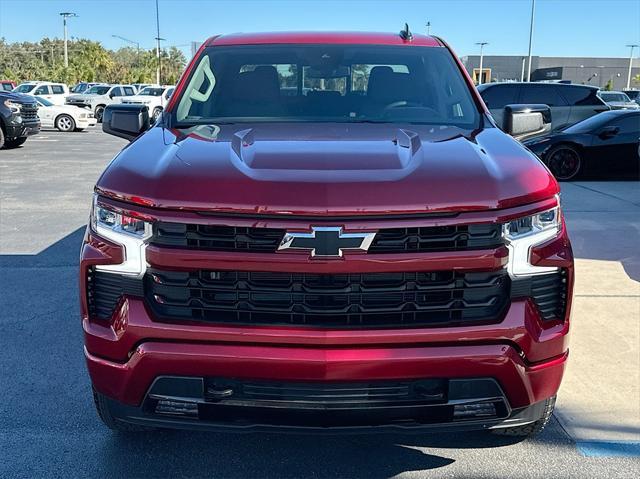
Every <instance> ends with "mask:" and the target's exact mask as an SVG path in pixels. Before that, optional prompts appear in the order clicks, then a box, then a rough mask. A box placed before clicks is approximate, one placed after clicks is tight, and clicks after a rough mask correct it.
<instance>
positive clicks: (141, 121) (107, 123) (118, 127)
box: [102, 103, 151, 141]
mask: <svg viewBox="0 0 640 479" xmlns="http://www.w3.org/2000/svg"><path fill="white" fill-rule="evenodd" d="M150 127H151V122H150V121H149V108H148V107H147V106H146V105H126V104H122V103H120V104H119V103H115V104H113V105H107V107H106V108H105V109H104V113H103V114H102V131H104V132H105V133H108V134H110V135H114V136H118V137H120V138H125V139H127V140H129V141H131V140H133V139H135V138H137V137H138V136H140V135H141V134H142V133H144V132H145V131H147V130H148V129H149V128H150Z"/></svg>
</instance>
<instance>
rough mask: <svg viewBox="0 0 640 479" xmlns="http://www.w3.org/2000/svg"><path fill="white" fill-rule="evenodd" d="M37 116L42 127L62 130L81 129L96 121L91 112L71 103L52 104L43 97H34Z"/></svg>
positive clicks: (92, 124) (93, 124)
mask: <svg viewBox="0 0 640 479" xmlns="http://www.w3.org/2000/svg"><path fill="white" fill-rule="evenodd" d="M36 101H37V102H38V116H39V117H40V122H41V127H42V128H56V129H57V130H59V131H62V132H68V131H82V130H84V129H85V128H88V127H90V126H95V124H96V123H97V121H96V119H95V118H94V116H93V113H92V112H90V111H88V110H87V109H86V108H79V107H77V106H72V105H54V104H53V103H51V102H50V101H48V100H47V99H45V98H42V97H39V96H37V97H36Z"/></svg>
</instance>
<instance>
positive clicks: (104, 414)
mask: <svg viewBox="0 0 640 479" xmlns="http://www.w3.org/2000/svg"><path fill="white" fill-rule="evenodd" d="M93 403H94V404H95V406H96V411H97V412H98V417H100V419H101V420H102V422H103V423H104V425H105V426H107V427H108V428H109V429H111V430H112V431H120V432H141V431H151V430H153V428H151V427H145V426H138V425H137V424H129V423H126V422H121V421H118V420H117V419H116V418H115V417H114V416H113V414H111V409H110V408H109V400H108V399H107V398H106V397H105V396H104V395H102V394H100V393H99V392H97V391H96V390H94V391H93Z"/></svg>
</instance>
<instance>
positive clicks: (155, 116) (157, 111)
mask: <svg viewBox="0 0 640 479" xmlns="http://www.w3.org/2000/svg"><path fill="white" fill-rule="evenodd" d="M160 115H162V108H157V107H156V108H154V109H153V113H152V114H151V121H152V122H153V123H155V122H156V121H158V118H160Z"/></svg>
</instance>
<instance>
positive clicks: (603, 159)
mask: <svg viewBox="0 0 640 479" xmlns="http://www.w3.org/2000/svg"><path fill="white" fill-rule="evenodd" d="M524 144H525V146H526V147H527V148H529V149H530V150H531V151H533V152H534V153H535V154H536V155H537V156H538V158H540V159H541V160H542V161H543V162H544V163H545V164H546V165H547V166H548V167H549V169H550V170H551V172H552V173H553V174H554V175H555V177H556V178H557V179H558V180H571V179H575V178H576V177H578V176H583V175H584V176H592V177H593V176H596V177H602V176H604V175H606V176H615V177H620V176H631V175H632V176H634V177H636V178H638V177H639V176H640V151H639V144H640V111H638V110H612V111H605V112H603V113H600V114H598V115H596V116H592V117H591V118H587V119H586V120H584V121H581V122H580V123H576V124H575V125H573V126H570V127H568V128H566V129H564V130H562V131H554V132H552V133H551V134H549V135H547V136H544V137H538V138H532V139H531V140H527V141H525V142H524Z"/></svg>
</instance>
